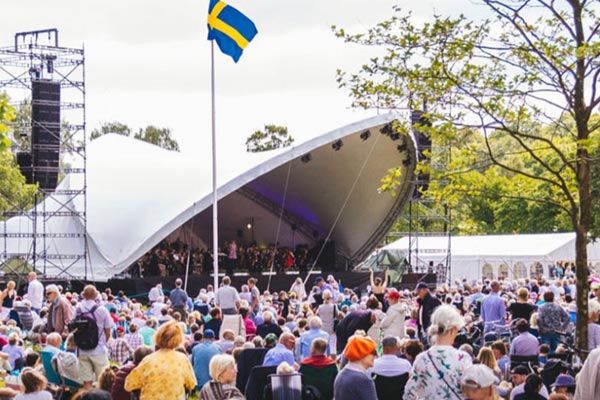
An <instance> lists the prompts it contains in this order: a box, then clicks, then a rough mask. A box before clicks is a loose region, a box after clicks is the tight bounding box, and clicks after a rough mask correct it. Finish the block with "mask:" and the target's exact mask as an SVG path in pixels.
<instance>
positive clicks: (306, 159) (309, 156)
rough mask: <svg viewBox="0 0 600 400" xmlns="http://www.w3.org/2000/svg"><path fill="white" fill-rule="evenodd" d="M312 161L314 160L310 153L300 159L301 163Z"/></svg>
mask: <svg viewBox="0 0 600 400" xmlns="http://www.w3.org/2000/svg"><path fill="white" fill-rule="evenodd" d="M310 160H312V156H311V155H310V153H308V154H305V155H303V156H302V157H300V161H302V162H303V163H305V164H306V163H307V162H310Z"/></svg>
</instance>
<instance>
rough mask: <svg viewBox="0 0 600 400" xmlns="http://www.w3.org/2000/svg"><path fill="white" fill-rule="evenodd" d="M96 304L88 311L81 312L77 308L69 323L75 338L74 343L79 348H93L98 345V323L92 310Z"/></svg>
mask: <svg viewBox="0 0 600 400" xmlns="http://www.w3.org/2000/svg"><path fill="white" fill-rule="evenodd" d="M97 309H98V305H95V306H94V307H92V309H91V310H90V311H86V312H83V311H81V309H78V310H77V314H76V316H75V320H74V321H73V322H71V323H70V324H69V328H70V330H71V332H73V336H74V338H75V344H77V347H79V349H80V350H93V349H95V348H96V346H98V341H99V335H98V324H97V323H96V316H95V315H94V312H95V311H96V310H97Z"/></svg>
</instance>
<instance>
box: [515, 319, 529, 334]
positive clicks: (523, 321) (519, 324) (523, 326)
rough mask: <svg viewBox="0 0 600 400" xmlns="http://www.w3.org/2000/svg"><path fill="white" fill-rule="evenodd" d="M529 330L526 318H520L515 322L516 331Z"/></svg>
mask: <svg viewBox="0 0 600 400" xmlns="http://www.w3.org/2000/svg"><path fill="white" fill-rule="evenodd" d="M528 330H529V322H527V320H526V319H520V320H519V322H517V331H518V332H519V333H523V332H527V331H528Z"/></svg>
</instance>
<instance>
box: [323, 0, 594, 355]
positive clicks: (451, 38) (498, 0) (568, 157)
mask: <svg viewBox="0 0 600 400" xmlns="http://www.w3.org/2000/svg"><path fill="white" fill-rule="evenodd" d="M482 3H483V5H484V6H485V7H486V8H487V9H488V11H489V12H490V13H491V15H492V16H493V17H494V18H493V19H490V20H485V21H481V22H477V21H471V20H468V19H467V18H466V17H464V16H460V17H457V18H450V17H442V16H435V17H433V19H432V20H431V21H429V22H425V23H423V24H421V25H416V24H414V23H413V22H412V16H411V14H410V13H408V14H404V13H402V11H401V10H400V9H399V8H395V11H396V14H395V15H394V16H393V17H392V18H391V19H389V20H388V21H384V22H382V23H380V24H378V25H376V26H375V27H373V28H371V29H369V30H368V31H367V32H366V33H364V34H357V35H353V34H346V32H344V30H343V29H337V30H336V34H337V35H338V36H339V37H342V38H344V39H345V40H346V41H347V42H352V43H358V44H364V45H369V46H383V47H384V48H385V54H384V55H383V56H381V57H375V58H373V59H371V60H370V61H369V62H368V63H367V64H365V65H363V67H362V68H361V69H360V70H359V71H358V72H357V73H354V74H351V75H348V74H346V73H344V72H341V71H339V73H338V82H339V84H340V86H342V87H347V88H349V90H350V95H351V97H352V99H353V104H354V105H355V106H358V107H371V106H378V107H397V106H398V105H399V104H402V103H403V104H406V102H407V101H408V99H412V101H413V106H414V107H415V108H417V109H423V108H425V103H426V104H427V105H428V109H427V110H426V115H427V117H428V118H429V120H431V121H434V122H435V123H434V124H433V126H432V127H429V128H428V129H427V131H428V133H429V134H430V135H432V137H438V138H444V139H452V138H453V137H454V135H455V133H456V130H457V128H470V129H474V130H479V131H481V134H482V139H483V141H484V143H485V149H486V156H487V159H488V161H489V162H490V163H493V164H494V165H496V166H498V167H499V168H502V169H503V170H505V171H508V172H510V173H511V174H514V175H515V176H516V175H518V176H520V177H521V178H522V179H523V180H530V181H534V182H536V185H540V186H539V187H545V193H538V195H539V196H540V198H539V199H538V200H539V201H543V202H545V203H547V204H553V205H554V206H556V207H561V208H562V209H563V210H564V211H565V212H566V213H567V215H568V216H569V221H570V225H571V228H572V229H573V230H574V231H575V233H576V245H575V247H576V249H575V252H576V260H575V263H576V277H577V294H578V295H577V309H578V318H577V328H576V333H577V346H578V347H580V348H587V309H588V304H587V303H588V292H589V283H588V278H589V277H588V273H589V268H588V264H587V248H586V245H587V242H588V233H589V232H590V228H591V222H592V207H593V203H592V197H591V182H592V179H591V178H592V167H593V166H595V164H597V163H598V160H597V159H593V158H592V157H591V156H590V155H591V154H594V151H595V149H594V147H595V146H596V144H595V143H594V140H593V136H594V135H595V133H597V131H598V128H599V127H600V126H599V124H598V123H597V122H594V121H593V120H592V119H591V116H592V112H593V110H594V109H595V108H596V107H598V105H599V104H600V97H599V93H598V89H600V88H598V84H600V81H599V76H600V60H599V58H600V35H598V32H599V30H600V20H599V17H598V15H597V12H598V9H599V8H600V5H599V3H598V2H593V1H589V0H569V1H564V2H554V1H552V2H549V1H545V0H529V1H523V0H483V1H482ZM334 29H335V27H334ZM541 126H545V127H547V128H548V129H549V130H550V132H551V135H550V136H548V135H547V134H545V132H544V130H543V129H540V127H541ZM408 128H409V127H408V126H406V124H400V125H399V126H398V130H399V132H400V133H406V132H407V130H408ZM499 136H501V137H502V138H503V139H505V140H508V141H510V142H512V143H513V144H514V145H515V146H516V147H517V148H519V151H520V152H522V153H523V154H526V155H527V156H528V158H529V160H528V162H527V164H524V165H514V164H511V163H510V161H511V157H510V155H509V154H506V153H505V152H503V149H502V146H501V145H500V146H499V145H498V144H499V143H500V144H501V143H502V141H501V140H499V141H496V140H495V138H496V137H499ZM596 140H597V137H596ZM532 171H535V172H536V173H535V174H532Z"/></svg>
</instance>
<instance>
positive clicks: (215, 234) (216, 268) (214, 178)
mask: <svg viewBox="0 0 600 400" xmlns="http://www.w3.org/2000/svg"><path fill="white" fill-rule="evenodd" d="M210 97H211V107H212V184H213V204H212V206H213V274H214V279H213V282H214V290H215V292H216V291H217V289H218V287H219V214H218V210H217V135H216V112H215V41H214V40H211V41H210Z"/></svg>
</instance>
